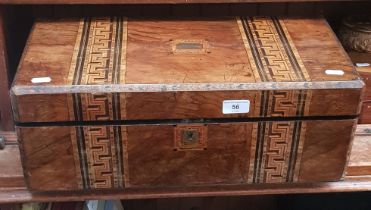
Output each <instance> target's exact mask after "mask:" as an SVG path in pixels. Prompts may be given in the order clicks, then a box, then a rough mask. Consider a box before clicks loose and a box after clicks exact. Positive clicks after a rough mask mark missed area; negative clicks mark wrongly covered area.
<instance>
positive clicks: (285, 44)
mask: <svg viewBox="0 0 371 210" xmlns="http://www.w3.org/2000/svg"><path fill="white" fill-rule="evenodd" d="M272 20H273V24H274V26H275V28H276V31H277V32H278V35H279V37H280V40H281V42H282V44H283V47H284V49H285V52H286V54H287V55H288V57H289V60H290V63H291V65H292V67H293V69H294V72H295V74H296V76H297V77H298V78H299V79H300V81H304V80H305V77H304V74H303V72H302V69H301V68H300V66H299V64H298V61H297V60H296V57H295V55H294V52H293V50H292V48H291V45H290V43H289V41H288V39H287V37H286V34H285V33H284V31H283V29H282V26H281V23H280V22H279V20H278V19H277V18H272Z"/></svg>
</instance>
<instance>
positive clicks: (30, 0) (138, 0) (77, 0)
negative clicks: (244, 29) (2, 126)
mask: <svg viewBox="0 0 371 210" xmlns="http://www.w3.org/2000/svg"><path fill="white" fill-rule="evenodd" d="M361 1H368V0H0V4H192V3H201V4H202V3H276V2H277V3H278V2H280V3H281V2H361Z"/></svg>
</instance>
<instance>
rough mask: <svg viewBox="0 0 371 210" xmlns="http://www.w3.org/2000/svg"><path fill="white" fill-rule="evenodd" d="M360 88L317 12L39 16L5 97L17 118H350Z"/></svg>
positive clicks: (22, 119)
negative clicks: (241, 106) (237, 107)
mask: <svg viewBox="0 0 371 210" xmlns="http://www.w3.org/2000/svg"><path fill="white" fill-rule="evenodd" d="M362 87H363V82H362V81H361V80H360V79H359V76H358V74H357V73H356V72H355V70H354V68H353V65H352V63H351V62H350V60H349V59H348V57H347V55H346V53H345V52H344V50H343V49H342V47H341V45H340V44H339V42H338V41H337V39H336V37H335V35H334V33H333V32H332V30H331V29H330V27H329V26H328V24H327V23H326V21H325V20H323V19H287V18H274V17H242V18H240V17H238V18H221V19H201V20H188V19H178V20H174V19H170V20H156V19H154V20H141V19H130V18H124V17H112V18H85V19H82V20H53V21H48V20H47V21H45V20H43V21H37V22H36V23H35V25H34V27H33V30H32V32H31V35H30V37H29V40H28V44H27V47H26V49H25V52H24V55H23V58H22V61H21V63H20V66H19V70H18V72H17V76H16V79H15V82H14V85H13V88H12V97H13V105H14V110H15V118H16V121H18V122H62V121H108V120H146V119H195V118H197V119H199V118H233V117H235V118H241V117H243V118H254V117H255V118H257V117H298V116H356V115H358V113H359V101H360V94H361V90H362ZM229 100H232V101H233V100H244V101H249V104H248V106H249V107H248V108H247V109H248V110H245V111H241V112H236V113H225V112H223V106H226V105H225V103H224V102H225V101H229ZM271 102H272V103H271ZM269 104H279V105H277V106H276V107H277V108H272V109H270V108H269V107H267V106H270V105H269Z"/></svg>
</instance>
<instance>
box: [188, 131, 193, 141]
mask: <svg viewBox="0 0 371 210" xmlns="http://www.w3.org/2000/svg"><path fill="white" fill-rule="evenodd" d="M187 138H188V139H189V140H192V139H193V132H192V131H187Z"/></svg>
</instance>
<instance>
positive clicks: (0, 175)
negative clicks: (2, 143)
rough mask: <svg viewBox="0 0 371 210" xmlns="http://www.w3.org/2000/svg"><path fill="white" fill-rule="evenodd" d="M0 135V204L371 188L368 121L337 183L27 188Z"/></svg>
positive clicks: (10, 136)
mask: <svg viewBox="0 0 371 210" xmlns="http://www.w3.org/2000/svg"><path fill="white" fill-rule="evenodd" d="M0 135H3V136H5V137H6V139H7V141H6V147H5V149H4V150H0V165H1V170H0V203H14V202H31V201H32V202H34V201H77V200H88V199H144V198H171V197H202V196H238V195H263V194H264V195H266V194H294V193H328V192H356V191H357V192H358V191H371V124H365V125H358V127H357V130H356V136H355V139H354V144H353V149H352V152H351V155H350V162H349V166H348V168H347V172H346V176H345V178H344V180H342V181H339V182H322V183H295V184H259V185H239V186H234V185H233V186H232V185H231V186H211V187H210V186H209V187H201V186H198V187H188V188H161V189H159V188H156V189H154V188H147V189H125V190H120V191H110V192H100V193H97V192H63V193H61V192H59V193H57V192H55V193H31V192H29V191H27V189H26V187H25V182H24V179H23V174H22V173H23V172H22V169H21V162H20V157H19V150H18V145H17V143H16V136H15V134H14V133H12V132H0Z"/></svg>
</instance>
